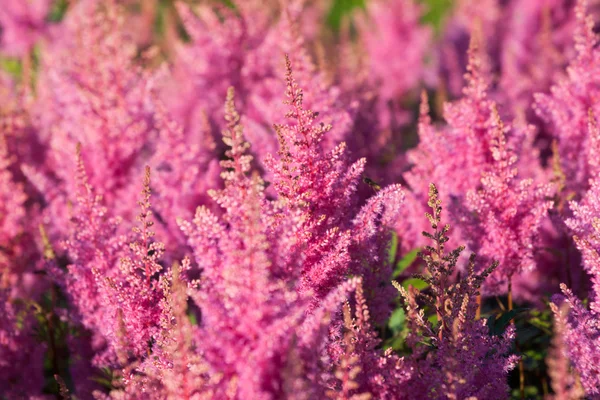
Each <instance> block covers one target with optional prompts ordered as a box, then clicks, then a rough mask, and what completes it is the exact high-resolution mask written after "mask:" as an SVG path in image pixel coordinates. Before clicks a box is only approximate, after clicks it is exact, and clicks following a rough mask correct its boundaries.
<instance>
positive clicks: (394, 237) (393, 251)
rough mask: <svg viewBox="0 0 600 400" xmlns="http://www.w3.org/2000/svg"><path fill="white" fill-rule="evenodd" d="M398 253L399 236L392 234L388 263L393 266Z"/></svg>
mask: <svg viewBox="0 0 600 400" xmlns="http://www.w3.org/2000/svg"><path fill="white" fill-rule="evenodd" d="M397 253H398V235H397V234H396V232H392V240H390V251H389V253H388V262H389V263H390V264H392V263H393V262H394V260H395V259H396V254H397Z"/></svg>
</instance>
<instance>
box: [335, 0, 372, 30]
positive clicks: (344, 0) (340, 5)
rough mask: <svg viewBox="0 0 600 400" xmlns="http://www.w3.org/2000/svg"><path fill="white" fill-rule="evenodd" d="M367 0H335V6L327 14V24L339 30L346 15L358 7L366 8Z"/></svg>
mask: <svg viewBox="0 0 600 400" xmlns="http://www.w3.org/2000/svg"><path fill="white" fill-rule="evenodd" d="M366 1H367V0H334V2H333V6H332V7H331V10H330V11H329V15H328V16H327V25H328V26H329V27H330V28H331V29H333V30H334V31H338V30H339V29H340V26H341V25H342V20H343V19H344V17H346V16H347V15H349V14H350V13H352V12H353V11H354V10H355V9H356V8H365V4H366Z"/></svg>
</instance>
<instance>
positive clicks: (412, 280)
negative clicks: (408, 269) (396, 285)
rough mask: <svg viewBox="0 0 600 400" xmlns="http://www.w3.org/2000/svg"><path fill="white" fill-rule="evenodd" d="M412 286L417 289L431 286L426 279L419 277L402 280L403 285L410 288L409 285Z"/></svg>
mask: <svg viewBox="0 0 600 400" xmlns="http://www.w3.org/2000/svg"><path fill="white" fill-rule="evenodd" d="M409 285H410V286H412V287H414V288H415V289H417V290H423V289H425V288H427V287H428V286H429V284H428V283H427V282H425V281H422V280H420V279H417V278H408V279H406V280H405V281H403V282H402V286H403V287H404V288H405V289H407V290H408V286H409Z"/></svg>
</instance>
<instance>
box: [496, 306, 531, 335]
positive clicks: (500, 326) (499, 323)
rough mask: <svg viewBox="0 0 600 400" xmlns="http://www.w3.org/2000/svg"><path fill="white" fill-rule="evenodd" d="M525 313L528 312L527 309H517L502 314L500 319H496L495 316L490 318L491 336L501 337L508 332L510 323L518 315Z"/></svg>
mask: <svg viewBox="0 0 600 400" xmlns="http://www.w3.org/2000/svg"><path fill="white" fill-rule="evenodd" d="M525 311H527V308H515V309H514V310H510V311H507V312H505V313H503V314H501V315H500V316H499V317H498V318H496V317H495V316H494V315H492V316H490V317H489V318H488V320H487V322H488V329H489V334H490V336H501V335H502V334H503V333H504V331H505V330H506V327H507V326H508V324H509V323H510V321H511V320H512V319H513V318H515V317H516V316H517V315H518V314H520V313H523V312H525Z"/></svg>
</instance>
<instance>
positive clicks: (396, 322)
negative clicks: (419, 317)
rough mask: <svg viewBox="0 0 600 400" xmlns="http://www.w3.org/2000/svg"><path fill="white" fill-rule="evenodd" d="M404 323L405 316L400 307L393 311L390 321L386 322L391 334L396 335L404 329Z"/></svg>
mask: <svg viewBox="0 0 600 400" xmlns="http://www.w3.org/2000/svg"><path fill="white" fill-rule="evenodd" d="M405 321H406V314H405V312H404V309H403V308H402V307H399V308H397V309H395V310H394V312H393V313H392V316H391V317H390V320H389V322H388V326H389V327H390V329H391V330H392V332H394V333H396V332H399V331H401V330H402V328H403V327H404V322H405Z"/></svg>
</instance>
